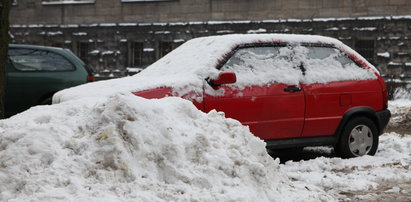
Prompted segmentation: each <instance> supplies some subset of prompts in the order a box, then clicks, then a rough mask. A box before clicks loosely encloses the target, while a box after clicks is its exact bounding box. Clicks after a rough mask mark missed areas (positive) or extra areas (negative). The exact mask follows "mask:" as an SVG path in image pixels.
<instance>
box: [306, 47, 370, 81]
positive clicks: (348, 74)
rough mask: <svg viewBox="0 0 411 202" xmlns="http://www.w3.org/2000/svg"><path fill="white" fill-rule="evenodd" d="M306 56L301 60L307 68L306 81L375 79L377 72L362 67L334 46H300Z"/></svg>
mask: <svg viewBox="0 0 411 202" xmlns="http://www.w3.org/2000/svg"><path fill="white" fill-rule="evenodd" d="M300 48H301V49H307V50H304V51H303V52H304V54H303V55H305V57H304V56H303V57H302V59H301V61H302V64H303V66H304V69H305V77H304V80H303V81H304V82H305V83H308V84H310V83H327V82H332V81H346V80H370V79H375V78H376V76H375V74H374V73H373V72H372V71H371V70H368V69H365V68H363V67H360V66H358V65H357V63H355V62H354V61H353V60H352V59H351V58H349V57H348V56H347V55H346V54H345V53H343V52H342V51H340V50H339V49H337V48H333V47H312V46H305V47H300Z"/></svg>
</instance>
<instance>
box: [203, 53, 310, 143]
mask: <svg viewBox="0 0 411 202" xmlns="http://www.w3.org/2000/svg"><path fill="white" fill-rule="evenodd" d="M289 51H290V50H289V47H281V46H274V45H272V46H262V47H242V48H239V49H238V50H236V51H235V53H234V54H233V55H232V56H231V57H230V59H229V60H228V61H227V62H226V63H225V64H224V65H223V66H222V67H221V69H220V70H221V71H223V72H235V73H236V76H237V82H236V83H234V84H229V85H222V86H219V87H215V88H211V87H208V88H206V90H205V95H204V105H205V110H206V111H210V110H212V109H216V110H217V111H223V112H225V115H226V117H230V118H234V119H237V120H239V121H240V122H241V123H242V124H244V125H248V126H249V127H250V130H251V132H252V133H254V135H256V136H257V137H260V138H261V139H264V140H269V139H279V138H292V137H299V136H300V135H301V131H302V127H303V123H304V105H305V104H304V102H305V101H304V92H303V89H302V88H300V87H299V79H300V78H301V76H302V72H301V70H300V69H299V68H297V67H295V65H294V64H293V62H292V58H291V57H290V55H288V54H287V52H289Z"/></svg>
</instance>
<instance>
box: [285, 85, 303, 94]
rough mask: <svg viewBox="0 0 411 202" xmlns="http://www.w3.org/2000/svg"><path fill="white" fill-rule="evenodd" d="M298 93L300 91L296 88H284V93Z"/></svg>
mask: <svg viewBox="0 0 411 202" xmlns="http://www.w3.org/2000/svg"><path fill="white" fill-rule="evenodd" d="M299 91H301V88H300V87H296V86H289V87H287V88H284V92H290V93H294V92H299Z"/></svg>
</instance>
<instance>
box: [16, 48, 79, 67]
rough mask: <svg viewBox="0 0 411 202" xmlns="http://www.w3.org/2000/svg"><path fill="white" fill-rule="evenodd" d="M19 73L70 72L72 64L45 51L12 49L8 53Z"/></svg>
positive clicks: (57, 55) (59, 56)
mask: <svg viewBox="0 0 411 202" xmlns="http://www.w3.org/2000/svg"><path fill="white" fill-rule="evenodd" d="M8 54H9V58H10V60H11V62H12V63H13V66H14V68H16V69H17V70H19V71H72V70H74V66H73V64H72V63H71V62H70V61H68V60H67V59H66V58H65V57H63V56H61V55H59V54H56V53H53V52H50V51H45V50H37V49H28V48H27V49H26V48H21V49H20V48H12V49H10V50H9V52H8Z"/></svg>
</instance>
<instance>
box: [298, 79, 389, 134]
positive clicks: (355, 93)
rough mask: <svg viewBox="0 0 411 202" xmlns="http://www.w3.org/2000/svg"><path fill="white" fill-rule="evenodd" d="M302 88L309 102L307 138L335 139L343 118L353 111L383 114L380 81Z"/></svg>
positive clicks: (306, 120) (331, 83) (307, 105)
mask: <svg viewBox="0 0 411 202" xmlns="http://www.w3.org/2000/svg"><path fill="white" fill-rule="evenodd" d="M302 87H303V88H304V92H305V98H306V114H305V124H304V132H303V134H302V136H304V137H307V136H320V135H333V134H334V133H335V130H336V128H337V126H338V124H339V123H340V121H341V119H342V116H343V115H344V114H345V113H346V112H347V111H348V110H350V109H351V108H353V107H357V106H365V107H369V108H371V109H373V110H375V111H379V110H382V94H381V88H380V85H379V84H378V81H377V80H364V81H337V82H330V83H326V84H318V83H316V84H311V85H305V84H302Z"/></svg>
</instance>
